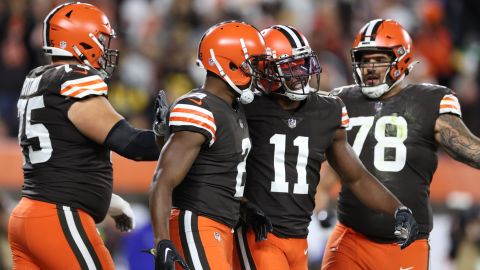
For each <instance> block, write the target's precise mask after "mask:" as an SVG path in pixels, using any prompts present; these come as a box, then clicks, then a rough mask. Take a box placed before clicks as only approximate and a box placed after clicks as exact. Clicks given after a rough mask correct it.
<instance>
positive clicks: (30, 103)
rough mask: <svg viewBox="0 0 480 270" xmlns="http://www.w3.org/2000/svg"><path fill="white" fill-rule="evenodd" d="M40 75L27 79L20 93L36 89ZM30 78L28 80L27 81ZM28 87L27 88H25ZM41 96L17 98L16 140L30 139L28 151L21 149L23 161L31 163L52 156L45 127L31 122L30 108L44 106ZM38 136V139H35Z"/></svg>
mask: <svg viewBox="0 0 480 270" xmlns="http://www.w3.org/2000/svg"><path fill="white" fill-rule="evenodd" d="M40 79H41V77H38V78H35V79H27V80H26V81H25V83H24V85H23V88H24V89H22V94H25V93H34V92H36V91H37V88H38V84H39V83H40ZM28 80H30V81H28ZM27 88H28V89H27ZM44 107H45V104H44V102H43V96H35V97H31V98H28V99H19V100H18V103H17V108H18V118H19V120H20V125H19V130H18V140H19V142H20V143H22V137H24V139H25V138H26V139H27V140H29V141H31V142H32V143H31V144H30V145H29V146H28V151H25V149H23V151H22V152H23V154H24V157H23V163H24V164H25V162H26V161H27V160H29V161H30V163H31V164H37V163H42V162H46V161H48V160H49V159H50V157H51V156H52V142H51V141H50V134H49V133H48V130H47V128H46V127H45V126H44V125H43V124H40V123H36V124H32V123H31V119H32V110H35V109H41V108H44ZM37 138H38V141H37V140H36V139H37Z"/></svg>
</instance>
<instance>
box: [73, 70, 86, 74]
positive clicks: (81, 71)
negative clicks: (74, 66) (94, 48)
mask: <svg viewBox="0 0 480 270" xmlns="http://www.w3.org/2000/svg"><path fill="white" fill-rule="evenodd" d="M75 72H77V73H81V74H83V75H87V74H88V71H87V70H86V69H82V70H75Z"/></svg>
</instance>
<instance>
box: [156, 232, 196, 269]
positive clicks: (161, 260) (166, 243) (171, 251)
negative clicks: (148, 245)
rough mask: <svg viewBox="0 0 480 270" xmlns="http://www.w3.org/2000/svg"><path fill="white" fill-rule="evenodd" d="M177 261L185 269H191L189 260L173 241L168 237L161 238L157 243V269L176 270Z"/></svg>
mask: <svg viewBox="0 0 480 270" xmlns="http://www.w3.org/2000/svg"><path fill="white" fill-rule="evenodd" d="M175 262H178V264H179V265H180V266H181V267H182V268H183V269H185V270H190V267H188V265H187V262H185V260H184V259H183V258H182V256H181V255H180V253H179V252H178V251H177V249H176V248H175V246H174V245H173V243H172V241H170V240H168V239H164V240H161V241H160V242H158V244H157V249H156V256H155V270H175Z"/></svg>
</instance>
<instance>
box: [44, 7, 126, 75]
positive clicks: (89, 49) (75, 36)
mask: <svg viewBox="0 0 480 270" xmlns="http://www.w3.org/2000/svg"><path fill="white" fill-rule="evenodd" d="M114 37H115V31H114V30H113V28H112V26H111V25H110V22H109V20H108V18H107V16H106V15H105V13H103V11H101V10H100V9H98V8H97V7H95V6H93V5H91V4H85V3H80V2H76V3H74V2H72V3H66V4H63V5H60V6H58V7H56V8H54V9H53V10H52V11H51V12H50V13H49V14H48V15H47V17H46V18H45V20H44V21H43V42H44V46H43V50H44V52H45V54H47V55H51V56H61V57H74V58H76V59H77V60H78V61H79V62H80V63H82V64H86V65H89V66H91V67H93V68H95V69H97V70H98V71H100V72H101V73H102V74H103V75H104V76H105V77H110V76H111V74H112V73H113V70H114V69H115V67H116V66H117V63H118V58H119V52H118V50H111V49H110V41H111V39H112V38H114Z"/></svg>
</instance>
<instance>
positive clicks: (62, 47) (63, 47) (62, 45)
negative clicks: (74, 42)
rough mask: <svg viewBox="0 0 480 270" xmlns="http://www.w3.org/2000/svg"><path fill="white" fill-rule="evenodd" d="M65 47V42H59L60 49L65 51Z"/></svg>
mask: <svg viewBox="0 0 480 270" xmlns="http://www.w3.org/2000/svg"><path fill="white" fill-rule="evenodd" d="M66 47H67V42H66V41H63V40H62V41H60V49H65V48H66Z"/></svg>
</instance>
